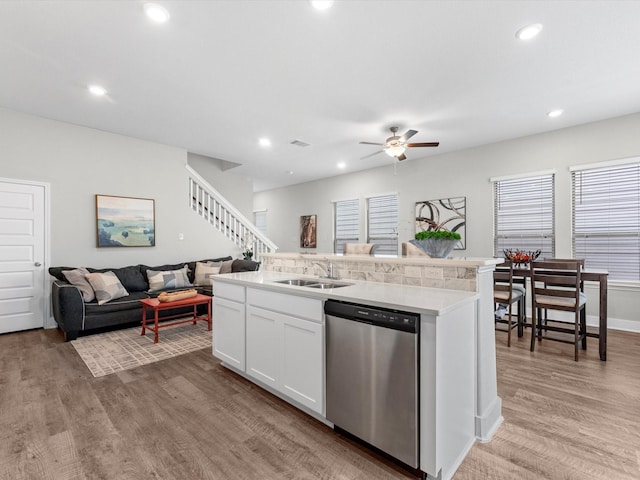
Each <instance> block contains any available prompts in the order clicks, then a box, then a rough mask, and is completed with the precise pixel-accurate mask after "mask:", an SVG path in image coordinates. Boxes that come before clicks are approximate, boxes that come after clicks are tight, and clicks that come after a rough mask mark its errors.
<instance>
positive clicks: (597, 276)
mask: <svg viewBox="0 0 640 480" xmlns="http://www.w3.org/2000/svg"><path fill="white" fill-rule="evenodd" d="M513 277H514V279H516V278H521V279H524V280H526V279H527V278H531V270H530V268H529V265H522V266H515V265H514V268H513ZM580 278H581V279H582V280H583V281H584V282H592V283H596V284H597V285H598V290H599V300H600V301H599V304H600V311H599V315H598V316H599V321H598V331H597V332H593V331H592V332H587V337H593V338H597V339H598V352H599V354H600V360H602V361H603V362H604V361H606V360H607V288H608V279H609V272H607V271H606V270H590V269H584V270H581V271H580Z"/></svg>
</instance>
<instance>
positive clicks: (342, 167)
mask: <svg viewBox="0 0 640 480" xmlns="http://www.w3.org/2000/svg"><path fill="white" fill-rule="evenodd" d="M346 167H347V164H346V163H344V162H340V163H338V168H339V169H340V170H342V169H344V168H346Z"/></svg>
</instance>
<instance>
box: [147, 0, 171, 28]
mask: <svg viewBox="0 0 640 480" xmlns="http://www.w3.org/2000/svg"><path fill="white" fill-rule="evenodd" d="M144 13H146V14H147V17H149V18H150V19H151V20H153V21H154V22H157V23H164V22H166V21H167V20H169V12H168V10H167V9H166V8H164V7H161V6H160V5H157V4H155V3H145V4H144Z"/></svg>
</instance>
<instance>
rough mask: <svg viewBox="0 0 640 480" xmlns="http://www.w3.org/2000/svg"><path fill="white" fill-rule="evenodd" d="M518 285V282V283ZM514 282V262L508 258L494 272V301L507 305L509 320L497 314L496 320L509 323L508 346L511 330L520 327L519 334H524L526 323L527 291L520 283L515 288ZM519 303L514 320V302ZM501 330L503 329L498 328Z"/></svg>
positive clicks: (508, 344) (509, 344)
mask: <svg viewBox="0 0 640 480" xmlns="http://www.w3.org/2000/svg"><path fill="white" fill-rule="evenodd" d="M516 285H518V284H516ZM516 285H514V283H513V263H512V262H511V261H509V260H506V261H505V263H504V264H503V265H502V266H499V267H496V269H495V270H494V272H493V301H494V303H495V304H497V305H506V306H507V312H506V313H507V320H504V319H503V318H498V316H497V315H496V318H495V322H496V324H498V323H504V324H507V346H508V347H510V346H511V330H513V328H514V327H518V336H519V337H520V336H522V329H523V326H524V323H525V318H524V316H525V303H524V298H525V293H524V287H523V286H522V285H518V286H519V287H522V289H520V288H515V287H516ZM514 303H517V304H518V306H517V307H518V310H517V312H518V313H517V316H516V318H517V320H516V322H513V311H512V309H513V304H514ZM496 330H501V329H498V328H497V329H496Z"/></svg>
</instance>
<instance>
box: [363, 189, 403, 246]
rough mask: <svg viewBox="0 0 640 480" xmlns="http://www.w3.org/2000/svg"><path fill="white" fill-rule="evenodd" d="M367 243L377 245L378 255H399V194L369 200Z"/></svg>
mask: <svg viewBox="0 0 640 480" xmlns="http://www.w3.org/2000/svg"><path fill="white" fill-rule="evenodd" d="M367 242H368V243H375V244H376V245H377V247H376V254H377V255H397V254H398V195H397V194H395V193H394V194H391V195H381V196H379V197H371V198H369V199H368V200H367Z"/></svg>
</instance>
